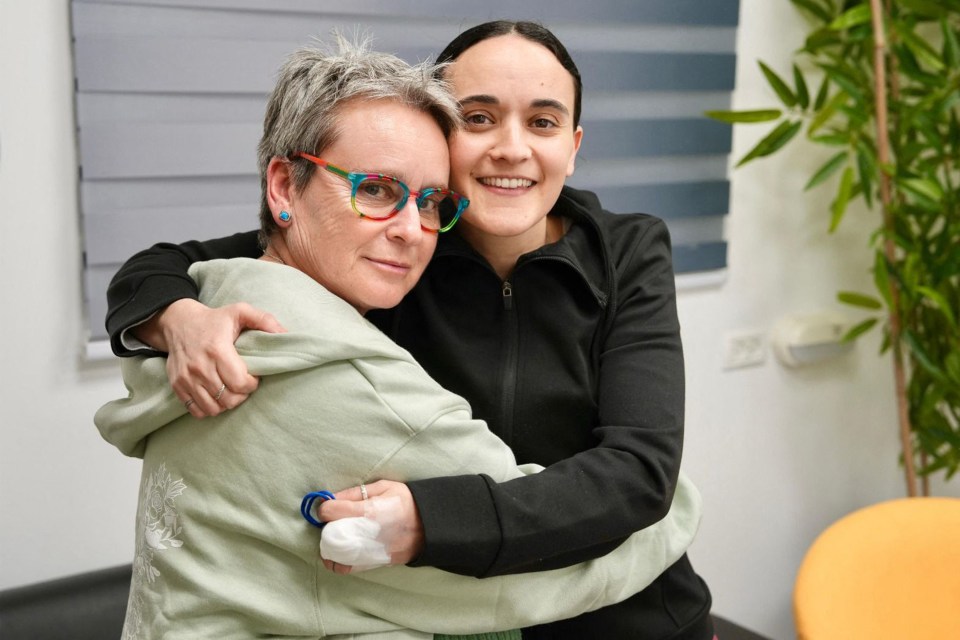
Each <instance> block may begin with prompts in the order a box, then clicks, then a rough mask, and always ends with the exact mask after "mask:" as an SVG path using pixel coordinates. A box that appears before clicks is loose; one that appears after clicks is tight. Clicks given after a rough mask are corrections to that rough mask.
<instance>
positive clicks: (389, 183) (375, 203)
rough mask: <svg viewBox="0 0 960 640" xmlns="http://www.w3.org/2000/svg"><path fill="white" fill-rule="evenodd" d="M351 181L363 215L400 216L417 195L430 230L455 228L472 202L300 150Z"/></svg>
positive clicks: (377, 217)
mask: <svg viewBox="0 0 960 640" xmlns="http://www.w3.org/2000/svg"><path fill="white" fill-rule="evenodd" d="M294 155H295V156H296V157H300V158H303V159H305V160H309V161H310V162H312V163H314V164H316V165H319V166H321V167H323V168H324V169H326V170H327V171H329V172H330V173H333V174H336V175H338V176H340V177H341V178H343V179H344V180H346V181H347V182H349V183H350V186H351V187H352V190H351V192H350V204H351V205H353V210H354V211H356V212H357V215H359V216H360V217H361V218H370V219H372V220H387V219H389V218H392V217H393V216H395V215H397V213H399V212H400V210H401V209H403V207H404V206H406V204H407V200H409V199H410V196H413V197H414V198H416V202H417V210H419V211H420V226H421V227H422V228H423V230H424V231H428V232H430V233H438V232H439V233H443V232H444V231H449V230H450V229H452V228H453V225H455V224H456V223H457V220H459V219H460V214H462V213H463V211H464V209H466V208H467V206H469V204H470V201H469V200H467V199H466V198H464V197H463V196H461V195H460V194H458V193H455V192H453V191H450V190H449V189H424V190H423V191H411V190H410V187H408V186H407V185H406V184H404V183H403V182H401V181H400V180H399V179H397V178H394V177H392V176H385V175H383V174H382V173H354V172H352V171H347V170H346V169H341V168H340V167H338V166H336V165H334V164H331V163H329V162H327V161H326V160H323V159H321V158H318V157H316V156H312V155H310V154H309V153H302V152H301V153H296V154H294Z"/></svg>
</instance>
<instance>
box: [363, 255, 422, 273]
mask: <svg viewBox="0 0 960 640" xmlns="http://www.w3.org/2000/svg"><path fill="white" fill-rule="evenodd" d="M367 260H369V261H370V262H372V263H373V264H375V265H376V266H378V267H382V268H384V269H387V270H389V271H395V272H398V273H400V272H402V273H406V272H407V271H410V269H411V268H412V267H411V265H410V264H409V263H407V262H398V261H396V260H385V259H381V258H367Z"/></svg>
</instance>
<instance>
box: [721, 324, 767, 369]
mask: <svg viewBox="0 0 960 640" xmlns="http://www.w3.org/2000/svg"><path fill="white" fill-rule="evenodd" d="M766 359H767V339H766V336H765V335H764V334H763V332H762V331H737V332H731V333H727V334H726V335H724V337H723V368H724V369H740V368H743V367H755V366H758V365H761V364H763V363H764V362H765V361H766Z"/></svg>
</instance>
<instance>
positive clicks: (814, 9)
mask: <svg viewBox="0 0 960 640" xmlns="http://www.w3.org/2000/svg"><path fill="white" fill-rule="evenodd" d="M790 2H792V3H793V4H794V5H796V6H797V7H799V8H801V9H806V10H807V11H809V12H810V13H811V14H813V15H814V16H816V17H817V18H819V19H820V20H822V21H823V22H830V19H831V17H832V16H831V15H830V14H829V13H828V12H827V10H826V9H824V8H823V7H821V6H820V5H818V4H817V3H816V2H813V0H790Z"/></svg>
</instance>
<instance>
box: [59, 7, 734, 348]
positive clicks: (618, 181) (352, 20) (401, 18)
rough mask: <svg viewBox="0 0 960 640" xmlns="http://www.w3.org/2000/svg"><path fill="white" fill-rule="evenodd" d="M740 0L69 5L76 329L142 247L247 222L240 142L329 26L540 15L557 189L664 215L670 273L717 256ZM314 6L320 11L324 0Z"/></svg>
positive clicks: (95, 328) (434, 30)
mask: <svg viewBox="0 0 960 640" xmlns="http://www.w3.org/2000/svg"><path fill="white" fill-rule="evenodd" d="M738 5H739V0H708V1H705V0H592V1H591V2H590V3H589V5H585V4H584V3H582V2H579V1H574V0H528V1H527V2H525V3H522V6H521V5H520V3H515V2H508V1H507V0H487V2H485V3H457V2H444V1H441V0H389V1H386V0H384V1H377V0H355V1H354V2H350V3H340V5H339V6H337V7H335V8H329V7H331V6H333V3H328V2H320V1H318V0H155V1H148V0H110V1H99V2H98V1H95V0H72V3H71V6H72V14H73V33H74V50H75V68H76V80H77V84H76V86H77V122H78V128H79V145H80V165H81V166H80V169H81V174H80V175H81V180H80V198H81V211H82V215H83V232H84V233H83V235H84V242H85V256H86V274H85V281H86V299H87V308H88V314H89V315H88V317H89V322H90V333H91V338H92V339H94V340H99V339H102V338H105V331H104V329H103V318H104V315H105V313H106V297H105V291H106V287H107V284H108V283H109V281H110V278H111V277H112V276H113V274H114V272H115V271H116V269H117V268H118V267H119V265H120V264H121V263H122V262H123V261H124V260H125V259H126V258H128V257H129V256H130V255H132V254H133V253H134V252H136V251H138V250H140V249H143V248H145V247H147V246H149V245H151V244H153V243H155V242H160V241H169V242H181V241H183V240H187V239H191V238H209V237H216V236H220V235H226V234H228V233H232V232H235V231H239V230H245V229H252V228H254V227H255V226H256V225H257V204H258V202H259V182H258V180H257V176H256V161H255V149H256V143H257V141H258V139H259V135H260V126H261V118H262V115H263V106H264V103H265V99H266V94H267V93H268V92H269V90H270V89H271V87H272V86H273V80H274V73H275V71H276V69H277V67H278V66H279V65H280V64H281V62H282V60H283V58H284V56H286V55H287V54H288V53H289V52H290V51H292V50H293V49H294V48H296V47H297V46H299V45H302V44H304V43H307V42H309V41H310V39H311V38H312V37H314V36H319V37H320V38H325V37H326V36H327V35H328V34H329V33H330V31H331V29H333V28H341V29H344V30H346V31H348V32H352V31H353V30H354V29H355V28H357V29H360V30H361V31H364V32H367V33H369V34H370V35H372V36H373V37H374V41H375V44H374V46H375V47H376V48H377V49H381V50H385V51H392V52H394V53H397V54H398V55H400V56H401V57H404V58H405V59H408V60H411V61H416V60H421V59H427V58H431V59H432V58H433V57H434V56H435V55H436V53H438V52H439V51H440V50H441V49H442V48H443V46H444V45H445V44H446V43H447V42H448V41H449V40H450V39H451V38H452V37H453V36H454V35H456V34H457V33H459V32H460V31H462V30H463V29H465V28H467V27H469V26H472V25H474V24H477V23H479V22H483V21H486V20H491V19H496V18H500V17H509V18H511V19H528V20H536V21H539V22H542V23H544V24H546V25H548V26H549V27H550V28H551V29H553V30H554V32H555V33H556V34H557V35H558V36H559V37H560V38H561V39H562V40H563V42H564V44H565V45H566V46H567V48H568V49H569V50H570V52H571V54H572V55H573V57H574V59H575V60H576V62H577V65H578V66H579V67H580V70H581V72H582V75H583V78H584V102H583V127H584V131H585V135H584V142H583V146H582V148H581V151H580V156H579V160H578V163H577V172H576V175H575V176H574V177H573V178H572V179H571V180H570V183H571V184H572V185H573V186H577V187H581V188H587V189H591V190H593V191H596V192H597V193H598V195H599V196H600V198H601V200H602V201H603V203H604V205H605V206H606V208H607V209H610V210H612V211H620V212H631V211H644V212H648V213H654V214H656V215H659V216H661V217H663V218H665V219H667V221H668V224H669V226H670V229H671V233H672V235H673V238H674V245H675V246H674V257H675V262H676V267H677V271H678V273H684V272H691V271H704V270H712V269H718V268H722V267H724V266H725V263H726V244H725V242H724V240H723V218H724V216H725V214H726V213H727V207H728V202H729V183H728V181H727V171H726V167H727V154H728V153H729V151H730V142H731V131H730V127H728V126H726V125H722V124H719V123H715V122H712V121H709V120H707V119H705V118H704V117H703V116H702V113H703V111H704V110H706V109H723V108H727V107H728V104H729V94H730V92H731V91H732V89H733V82H734V68H735V32H736V24H737V15H738V8H739V7H738ZM324 7H327V8H324Z"/></svg>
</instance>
